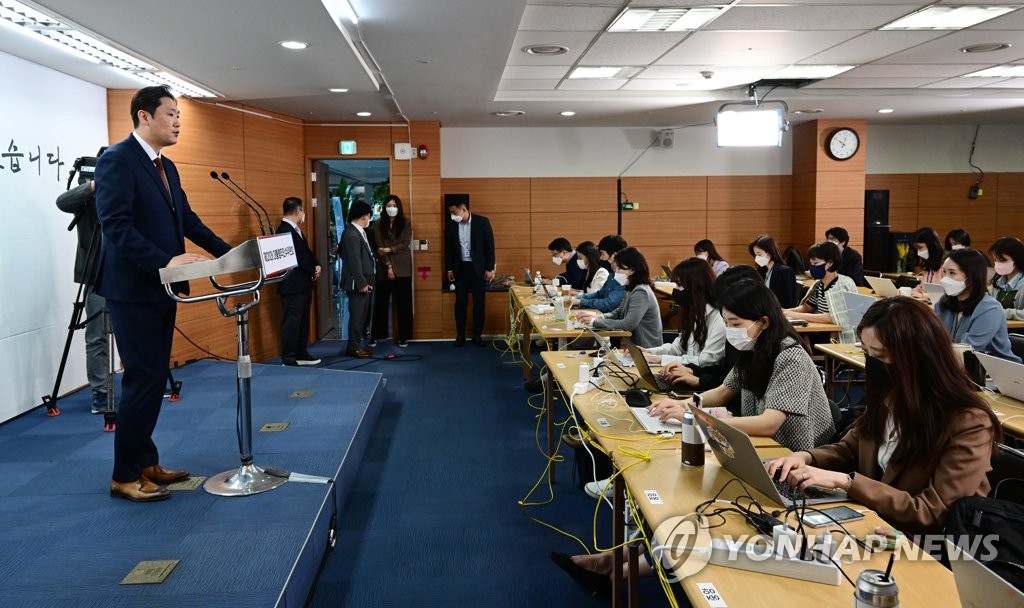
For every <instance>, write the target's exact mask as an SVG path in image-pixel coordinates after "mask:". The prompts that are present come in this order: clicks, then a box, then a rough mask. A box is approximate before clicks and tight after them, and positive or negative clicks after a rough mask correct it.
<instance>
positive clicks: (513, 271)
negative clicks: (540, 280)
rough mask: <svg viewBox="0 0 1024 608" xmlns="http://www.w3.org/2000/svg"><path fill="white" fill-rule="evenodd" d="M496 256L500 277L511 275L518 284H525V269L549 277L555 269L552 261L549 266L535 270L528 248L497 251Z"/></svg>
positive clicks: (538, 267)
mask: <svg viewBox="0 0 1024 608" xmlns="http://www.w3.org/2000/svg"><path fill="white" fill-rule="evenodd" d="M494 256H495V262H496V263H497V268H498V269H497V274H498V276H501V275H504V274H510V275H512V277H513V278H514V279H515V280H516V282H517V283H522V282H523V268H530V269H532V271H533V272H536V271H537V270H540V271H541V272H543V273H544V274H546V275H547V276H551V270H553V269H554V268H555V265H554V264H552V263H551V260H548V263H547V265H546V266H544V267H543V268H542V267H540V266H537V267H536V268H534V266H533V265H532V263H531V262H532V260H531V252H530V250H529V249H527V248H506V249H495V250H494ZM556 274H557V273H556Z"/></svg>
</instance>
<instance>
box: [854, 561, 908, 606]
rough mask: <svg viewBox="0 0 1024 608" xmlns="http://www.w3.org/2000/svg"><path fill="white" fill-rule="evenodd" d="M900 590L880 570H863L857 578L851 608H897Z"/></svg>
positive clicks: (894, 582) (890, 578)
mask: <svg viewBox="0 0 1024 608" xmlns="http://www.w3.org/2000/svg"><path fill="white" fill-rule="evenodd" d="M899 605H900V590H899V588H898V587H897V586H896V580H895V579H893V578H892V577H891V576H886V575H885V572H882V571H881V570H865V571H863V572H861V573H860V576H859V577H857V589H856V591H854V592H853V608H899Z"/></svg>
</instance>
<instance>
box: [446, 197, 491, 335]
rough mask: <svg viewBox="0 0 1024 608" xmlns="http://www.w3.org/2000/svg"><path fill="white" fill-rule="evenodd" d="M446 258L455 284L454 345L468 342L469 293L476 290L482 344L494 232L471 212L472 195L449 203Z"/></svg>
mask: <svg viewBox="0 0 1024 608" xmlns="http://www.w3.org/2000/svg"><path fill="white" fill-rule="evenodd" d="M448 214H449V218H450V219H449V221H448V222H446V223H445V229H444V261H445V269H446V270H447V271H448V272H447V274H448V282H449V283H453V284H454V285H455V347H456V348H457V347H460V346H463V345H464V344H465V343H466V296H467V295H468V292H472V293H473V344H474V345H475V346H483V345H484V340H483V332H484V303H485V298H484V294H485V293H486V292H487V287H488V286H489V285H490V282H491V280H492V279H494V232H493V231H492V230H491V222H490V221H489V220H488V219H487V218H486V217H484V216H482V215H478V214H474V213H470V211H469V198H468V197H466V198H465V199H463V200H461V201H458V202H456V203H454V204H451V205H448Z"/></svg>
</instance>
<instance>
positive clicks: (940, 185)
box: [917, 173, 999, 236]
mask: <svg viewBox="0 0 1024 608" xmlns="http://www.w3.org/2000/svg"><path fill="white" fill-rule="evenodd" d="M993 177H996V178H998V175H997V176H993ZM977 179H978V176H977V175H976V174H974V173H935V174H929V175H927V176H922V178H921V180H920V185H919V187H918V197H917V204H918V206H919V207H945V206H948V205H950V204H952V205H954V206H957V207H961V206H962V207H976V206H978V205H984V204H986V203H988V202H989V201H996V200H998V197H999V192H998V190H999V188H998V179H987V180H985V183H984V184H983V186H984V195H983V196H982V197H981V198H979V199H978V200H977V201H972V200H971V199H969V198H967V191H968V190H970V188H971V186H973V185H974V182H975V181H977ZM943 236H945V233H943Z"/></svg>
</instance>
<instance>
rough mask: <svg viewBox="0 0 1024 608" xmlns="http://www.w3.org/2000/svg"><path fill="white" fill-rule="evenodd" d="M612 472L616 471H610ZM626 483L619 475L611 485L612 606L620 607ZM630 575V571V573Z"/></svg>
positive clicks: (624, 536)
mask: <svg viewBox="0 0 1024 608" xmlns="http://www.w3.org/2000/svg"><path fill="white" fill-rule="evenodd" d="M612 473H613V474H615V473H618V471H616V470H614V469H613V471H612ZM625 487H626V483H625V482H624V481H623V480H622V478H621V477H616V478H615V483H614V484H613V485H612V545H613V546H614V547H615V549H612V606H613V607H614V608H622V604H623V602H622V583H623V580H622V542H623V541H624V540H625V538H626V523H625V521H623V519H622V513H623V511H625V509H626V490H625ZM630 576H632V573H630Z"/></svg>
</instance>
